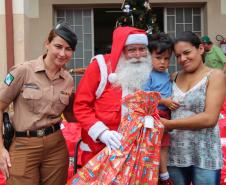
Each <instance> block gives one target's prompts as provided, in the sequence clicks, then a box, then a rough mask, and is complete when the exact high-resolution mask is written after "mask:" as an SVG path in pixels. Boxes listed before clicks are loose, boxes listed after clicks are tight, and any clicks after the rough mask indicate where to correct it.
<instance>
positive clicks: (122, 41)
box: [109, 26, 148, 83]
mask: <svg viewBox="0 0 226 185" xmlns="http://www.w3.org/2000/svg"><path fill="white" fill-rule="evenodd" d="M129 44H144V45H148V38H147V35H146V32H145V31H144V30H141V29H138V28H134V27H128V26H126V27H118V28H116V29H115V30H114V32H113V42H112V49H111V54H110V62H111V73H114V72H115V69H116V67H117V64H118V60H119V57H120V56H121V53H122V51H123V48H124V47H125V46H126V45H129ZM114 78H115V77H114V74H110V75H109V81H110V82H111V83H114V81H115V79H114Z"/></svg>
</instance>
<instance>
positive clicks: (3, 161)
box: [0, 147, 11, 179]
mask: <svg viewBox="0 0 226 185" xmlns="http://www.w3.org/2000/svg"><path fill="white" fill-rule="evenodd" d="M8 167H11V162H10V157H9V152H8V151H7V150H6V149H5V147H2V148H1V151H0V169H1V171H2V173H3V175H4V176H5V179H8V178H9V168H8Z"/></svg>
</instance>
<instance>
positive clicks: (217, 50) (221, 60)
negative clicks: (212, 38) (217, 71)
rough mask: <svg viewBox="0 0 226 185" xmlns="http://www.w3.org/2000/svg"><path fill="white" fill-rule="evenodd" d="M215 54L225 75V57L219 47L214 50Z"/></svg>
mask: <svg viewBox="0 0 226 185" xmlns="http://www.w3.org/2000/svg"><path fill="white" fill-rule="evenodd" d="M216 54H217V56H218V59H219V60H220V62H222V63H223V65H224V66H223V69H222V70H223V71H224V73H225V72H226V56H225V54H224V52H223V51H222V49H221V48H219V47H217V49H216Z"/></svg>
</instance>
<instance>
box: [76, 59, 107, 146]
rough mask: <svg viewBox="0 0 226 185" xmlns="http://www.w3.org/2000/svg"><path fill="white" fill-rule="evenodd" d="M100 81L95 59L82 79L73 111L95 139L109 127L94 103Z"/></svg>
mask: <svg viewBox="0 0 226 185" xmlns="http://www.w3.org/2000/svg"><path fill="white" fill-rule="evenodd" d="M99 83H100V70H99V67H98V64H97V62H96V61H93V62H92V63H91V64H90V65H89V66H88V68H87V69H86V72H85V74H84V76H83V78H82V79H81V81H80V83H79V85H78V88H77V90H76V93H75V98H74V104H73V112H74V115H75V118H76V120H77V121H78V122H79V123H80V124H81V126H82V128H83V129H84V130H86V131H87V132H88V134H89V136H90V137H91V138H92V139H93V141H95V142H96V141H97V138H98V137H99V135H100V134H101V133H102V132H103V131H105V130H107V129H108V127H107V126H106V125H105V123H103V122H102V121H100V120H99V119H97V118H96V114H95V108H94V104H95V101H96V90H97V88H98V86H99Z"/></svg>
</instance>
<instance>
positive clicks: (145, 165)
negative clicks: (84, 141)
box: [67, 91, 163, 185]
mask: <svg viewBox="0 0 226 185" xmlns="http://www.w3.org/2000/svg"><path fill="white" fill-rule="evenodd" d="M159 99H160V95H159V93H158V92H144V91H137V92H135V93H134V94H133V95H128V96H126V97H125V99H124V100H123V103H124V105H125V106H126V107H127V108H129V110H130V111H129V113H128V114H127V115H125V116H124V117H123V118H122V121H121V124H120V127H119V129H118V131H119V132H120V133H121V134H122V135H123V139H122V140H121V143H122V145H121V147H120V149H118V150H113V151H112V152H111V154H109V151H108V148H107V147H105V148H104V149H103V150H102V151H100V152H99V153H98V154H97V155H96V156H95V157H94V158H92V159H91V160H90V161H89V162H88V163H87V164H86V165H85V166H84V167H83V168H82V169H80V170H79V171H78V173H77V174H75V175H74V176H73V177H72V178H71V179H70V180H69V181H68V183H67V184H68V185H86V184H87V185H109V184H112V185H116V184H120V185H129V184H130V185H135V184H142V185H156V184H157V183H158V171H159V158H160V145H161V138H162V135H163V125H162V124H161V123H160V121H159V116H158V113H157V105H158V102H159ZM145 116H148V117H149V118H150V117H151V118H153V119H152V120H153V123H151V124H152V125H153V128H151V127H144V125H145Z"/></svg>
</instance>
